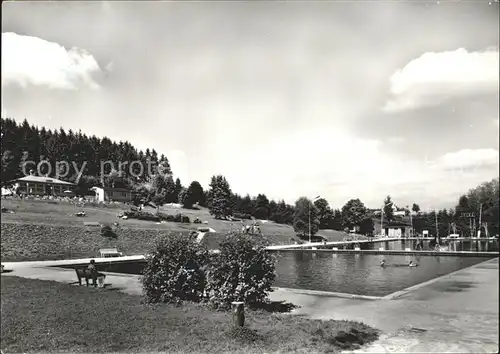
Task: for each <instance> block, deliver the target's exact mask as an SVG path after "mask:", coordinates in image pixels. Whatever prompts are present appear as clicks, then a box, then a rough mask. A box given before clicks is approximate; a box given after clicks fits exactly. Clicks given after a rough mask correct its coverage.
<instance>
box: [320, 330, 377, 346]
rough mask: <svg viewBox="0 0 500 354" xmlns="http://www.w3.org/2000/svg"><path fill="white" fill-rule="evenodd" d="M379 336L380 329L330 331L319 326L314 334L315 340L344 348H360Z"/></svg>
mask: <svg viewBox="0 0 500 354" xmlns="http://www.w3.org/2000/svg"><path fill="white" fill-rule="evenodd" d="M378 336H379V333H378V331H376V330H373V329H370V328H366V329H364V328H360V329H358V328H350V329H349V330H346V331H339V332H337V333H330V332H328V331H325V330H324V329H323V328H319V329H318V330H316V332H315V333H313V335H312V341H313V342H320V343H321V342H323V343H326V344H328V345H331V346H333V347H336V348H339V349H342V350H348V349H350V350H352V349H359V348H361V347H362V346H363V345H365V344H368V343H371V342H373V341H375V340H376V339H377V338H378Z"/></svg>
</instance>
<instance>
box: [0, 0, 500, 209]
mask: <svg viewBox="0 0 500 354" xmlns="http://www.w3.org/2000/svg"><path fill="white" fill-rule="evenodd" d="M498 29H499V4H498V2H495V1H494V0H493V1H492V2H489V1H484V0H474V1H453V2H452V1H441V2H436V1H424V0H421V1H356V0H352V1H330V2H298V1H296V2H277V1H274V2H273V1H259V2H250V1H248V2H244V1H240V2H236V1H219V2H210V1H198V2H146V1H142V2H118V1H114V2H99V1H93V2H42V1H37V2H25V1H22V2H3V3H2V116H6V117H12V118H15V119H16V120H18V121H22V120H23V119H25V118H26V119H28V121H29V122H30V123H31V124H35V125H37V126H39V127H41V126H45V127H47V128H51V129H54V128H60V127H63V128H65V129H72V130H76V131H77V130H81V131H82V132H84V133H87V134H95V135H97V136H101V137H103V136H107V137H109V138H110V139H112V140H116V141H120V140H122V141H126V140H127V141H130V142H131V143H132V144H133V145H134V146H136V147H137V148H139V149H146V148H150V149H153V148H154V149H155V150H156V151H157V152H158V153H159V154H161V153H163V154H165V155H166V156H167V157H168V159H169V161H170V163H171V165H172V169H173V173H174V175H175V176H176V177H179V178H180V179H181V181H182V182H183V184H184V185H188V184H189V183H190V182H191V181H193V180H197V181H199V182H200V183H201V184H202V185H203V186H204V187H205V188H206V187H207V186H208V183H209V181H210V177H211V176H212V175H215V174H222V175H224V176H225V177H226V178H227V180H228V182H229V184H230V186H231V188H232V190H233V191H234V192H236V193H240V194H243V195H244V194H246V193H249V194H250V195H257V194H258V193H264V194H266V195H267V196H268V197H269V198H274V199H282V198H283V199H284V200H285V201H287V202H288V203H294V202H295V200H296V199H298V198H299V197H301V196H306V197H310V198H314V197H316V196H318V195H319V196H321V197H324V198H325V199H327V200H328V202H329V203H330V205H331V206H332V207H334V208H340V207H342V205H343V204H345V202H346V201H348V200H349V199H351V198H359V199H361V201H363V202H364V203H365V205H366V206H368V207H371V208H377V207H379V206H380V205H381V204H382V203H383V199H384V197H385V196H387V195H391V196H392V199H393V200H394V202H395V203H396V204H397V205H400V206H405V205H411V204H412V203H417V204H419V205H420V206H421V208H422V209H433V208H443V207H452V206H454V205H455V204H456V202H457V200H458V197H459V196H460V195H461V194H463V193H465V192H466V191H467V190H469V189H470V188H473V187H475V186H477V185H478V184H480V183H481V182H483V181H488V180H491V179H492V178H495V177H498V174H499V172H498V169H499V161H498V159H499V156H498V147H499V121H498V118H499V55H498V49H499V31H498Z"/></svg>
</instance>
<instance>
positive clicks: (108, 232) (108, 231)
mask: <svg viewBox="0 0 500 354" xmlns="http://www.w3.org/2000/svg"><path fill="white" fill-rule="evenodd" d="M101 236H103V237H109V238H117V237H118V235H116V233H115V232H114V231H113V229H112V228H111V226H109V225H104V226H102V227H101Z"/></svg>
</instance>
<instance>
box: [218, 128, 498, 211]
mask: <svg viewBox="0 0 500 354" xmlns="http://www.w3.org/2000/svg"><path fill="white" fill-rule="evenodd" d="M386 150H387V147H384V145H383V144H382V143H381V142H380V141H377V140H365V139H359V138H357V137H355V136H352V135H349V134H348V133H347V132H341V131H336V132H332V131H328V132H324V131H312V130H311V131H309V132H303V133H301V134H297V135H288V136H279V137H277V138H276V139H275V141H274V143H273V144H269V145H268V144H266V145H265V146H263V147H262V148H260V147H259V146H258V145H254V148H253V149H252V151H251V152H248V153H247V154H241V152H240V151H236V150H235V151H232V152H228V153H227V156H226V158H227V160H230V161H231V163H230V164H228V165H225V166H224V168H223V169H222V170H221V171H220V172H221V173H223V174H224V175H225V176H226V178H227V179H228V181H229V183H230V185H231V187H232V189H233V191H234V192H237V193H243V194H246V193H250V194H251V195H256V194H257V193H265V194H266V195H267V196H268V197H269V198H284V199H285V200H286V201H287V202H289V203H294V202H295V200H296V199H297V198H298V197H300V196H308V197H314V196H316V195H318V194H320V195H321V196H323V197H325V198H326V199H327V200H328V201H329V203H330V204H331V205H332V206H333V207H342V205H343V204H344V203H345V202H346V201H347V200H349V199H351V198H360V199H361V200H362V201H363V202H364V203H365V204H366V205H368V206H370V207H375V206H376V205H379V204H380V203H381V201H382V200H383V198H384V197H385V196H386V195H388V194H390V195H392V196H393V197H394V198H395V200H396V202H397V203H399V204H408V203H410V204H411V203H412V202H416V203H418V204H420V205H421V206H436V205H437V206H439V207H441V206H442V205H443V203H452V204H453V203H454V202H455V199H456V198H458V196H459V195H460V194H461V193H463V192H464V191H467V190H468V189H470V188H472V187H474V186H476V185H478V184H479V183H481V182H482V181H485V180H489V179H491V178H493V177H496V175H497V174H498V172H497V170H498V167H497V166H498V162H497V161H498V151H497V150H492V149H479V150H460V151H454V152H450V153H447V154H444V155H442V156H438V157H436V158H434V159H432V160H428V159H426V158H425V156H420V157H418V158H414V159H409V158H404V157H403V156H401V155H398V154H397V153H394V154H390V153H387V152H385V151H386ZM495 163H496V164H497V165H495ZM477 166H481V168H475V167H477ZM468 167H472V168H469V169H467V168H468ZM439 198H441V200H439Z"/></svg>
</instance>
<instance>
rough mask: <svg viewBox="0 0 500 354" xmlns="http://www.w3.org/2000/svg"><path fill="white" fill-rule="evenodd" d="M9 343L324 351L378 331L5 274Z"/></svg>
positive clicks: (37, 348)
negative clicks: (242, 314) (159, 301)
mask: <svg viewBox="0 0 500 354" xmlns="http://www.w3.org/2000/svg"><path fill="white" fill-rule="evenodd" d="M1 290H2V291H1V311H2V322H1V324H2V326H1V346H2V348H1V349H2V351H3V352H4V353H12V352H17V353H19V352H24V353H26V352H65V353H69V352H94V353H95V352H99V353H104V352H157V351H163V352H168V353H245V354H252V353H272V352H280V353H297V352H302V353H323V352H333V353H335V352H340V351H341V350H346V349H347V350H348V349H354V348H358V347H359V346H360V345H363V344H366V343H369V342H371V341H373V340H375V339H376V338H377V337H378V331H377V330H375V329H372V328H370V327H368V326H366V325H364V324H361V323H356V322H348V321H325V322H322V321H315V320H308V319H306V318H304V317H298V316H291V315H286V314H272V313H269V312H265V311H264V310H258V311H252V310H246V323H245V327H244V328H243V329H238V330H236V329H234V328H233V326H232V322H231V317H230V316H231V315H230V313H224V312H213V311H210V310H208V309H206V308H204V307H203V306H202V305H197V304H186V305H184V306H182V307H175V306H170V305H155V306H146V305H143V304H141V297H139V296H132V295H127V294H123V293H120V292H114V291H103V290H102V289H93V288H87V287H77V286H71V285H67V284H61V283H57V282H53V281H42V280H34V279H25V278H19V277H15V276H2V281H1Z"/></svg>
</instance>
